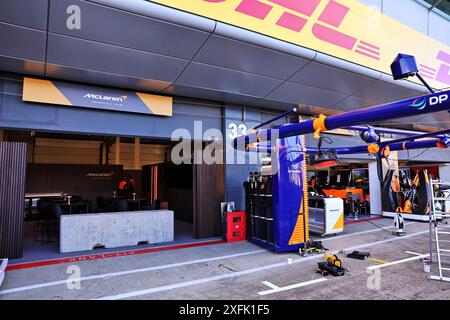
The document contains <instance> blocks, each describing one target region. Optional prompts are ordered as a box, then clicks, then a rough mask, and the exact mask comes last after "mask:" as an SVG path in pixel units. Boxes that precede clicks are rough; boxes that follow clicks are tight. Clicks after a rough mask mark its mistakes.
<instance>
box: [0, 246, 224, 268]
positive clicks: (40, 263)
mask: <svg viewBox="0 0 450 320" xmlns="http://www.w3.org/2000/svg"><path fill="white" fill-rule="evenodd" d="M224 242H225V241H223V240H213V241H205V242H196V243H187V244H179V245H174V246H167V247H156V248H148V249H138V250H127V251H115V252H107V253H100V254H95V255H86V256H77V257H69V258H61V259H52V260H40V261H33V262H24V263H18V264H12V265H8V267H6V271H12V270H19V269H30V268H37V267H43V266H50V265H55V264H63V263H75V262H81V261H90V260H98V259H107V258H114V257H123V256H131V255H138V254H145V253H151V252H159V251H170V250H178V249H187V248H193V247H202V246H209V245H213V244H220V243H224Z"/></svg>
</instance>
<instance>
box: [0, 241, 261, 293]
mask: <svg viewBox="0 0 450 320" xmlns="http://www.w3.org/2000/svg"><path fill="white" fill-rule="evenodd" d="M261 252H267V250H254V251H247V252H242V253H235V254H230V255H226V256H217V257H213V258H205V259H199V260H191V261H185V262H179V263H172V264H166V265H162V266H155V267H148V268H142V269H132V270H126V271H119V272H111V273H103V274H98V275H93V276H87V277H81V278H74V279H72V278H71V279H70V280H57V281H52V282H46V283H39V284H34V285H29V286H24V287H18V288H12V289H6V290H2V291H0V295H5V294H10V293H15V292H21V291H28V290H33V289H39V288H45V287H51V286H57V285H62V284H66V283H67V282H68V281H70V282H71V283H72V282H74V281H87V280H97V279H105V278H112V277H118V276H123V275H128V274H133V273H139V272H147V271H155V270H161V269H168V268H174V267H181V266H185V265H189V264H196V263H203V262H209V261H215V260H222V259H229V258H236V257H242V256H248V255H251V254H257V253H261Z"/></svg>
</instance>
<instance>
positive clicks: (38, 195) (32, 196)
mask: <svg viewBox="0 0 450 320" xmlns="http://www.w3.org/2000/svg"><path fill="white" fill-rule="evenodd" d="M62 194H63V193H62V192H46V193H25V200H28V215H29V216H32V215H33V199H44V198H62Z"/></svg>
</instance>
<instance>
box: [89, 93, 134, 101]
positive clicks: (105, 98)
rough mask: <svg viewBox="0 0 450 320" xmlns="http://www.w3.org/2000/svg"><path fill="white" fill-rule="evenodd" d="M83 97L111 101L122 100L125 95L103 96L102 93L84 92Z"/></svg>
mask: <svg viewBox="0 0 450 320" xmlns="http://www.w3.org/2000/svg"><path fill="white" fill-rule="evenodd" d="M83 98H86V99H94V100H102V101H111V102H124V100H125V99H126V98H128V97H127V96H120V97H113V96H104V95H102V94H94V93H86V94H85V95H84V96H83Z"/></svg>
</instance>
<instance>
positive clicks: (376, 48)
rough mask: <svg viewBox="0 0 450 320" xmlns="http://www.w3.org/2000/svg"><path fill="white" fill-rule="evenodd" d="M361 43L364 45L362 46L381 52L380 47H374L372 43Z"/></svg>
mask: <svg viewBox="0 0 450 320" xmlns="http://www.w3.org/2000/svg"><path fill="white" fill-rule="evenodd" d="M359 43H360V44H362V45H365V46H368V47H372V48H374V49H375V50H378V51H380V47H377V46H375V45H373V44H371V43H368V42H365V41H362V40H361V41H359Z"/></svg>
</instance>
